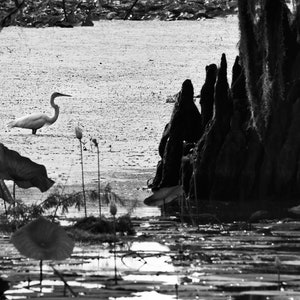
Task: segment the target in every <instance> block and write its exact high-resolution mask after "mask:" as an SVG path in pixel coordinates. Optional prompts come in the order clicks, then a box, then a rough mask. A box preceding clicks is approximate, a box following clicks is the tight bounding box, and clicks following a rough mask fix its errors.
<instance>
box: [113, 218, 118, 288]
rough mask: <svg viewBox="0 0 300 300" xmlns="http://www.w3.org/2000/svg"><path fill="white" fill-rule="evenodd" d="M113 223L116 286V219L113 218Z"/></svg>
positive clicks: (116, 280)
mask: <svg viewBox="0 0 300 300" xmlns="http://www.w3.org/2000/svg"><path fill="white" fill-rule="evenodd" d="M113 222H114V262H115V284H116V285H117V284H118V275H117V252H116V240H117V238H116V217H115V216H113Z"/></svg>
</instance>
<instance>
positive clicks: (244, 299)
mask: <svg viewBox="0 0 300 300" xmlns="http://www.w3.org/2000/svg"><path fill="white" fill-rule="evenodd" d="M232 299H233V300H271V299H274V298H273V297H269V296H260V295H242V296H235V297H233V298H232Z"/></svg>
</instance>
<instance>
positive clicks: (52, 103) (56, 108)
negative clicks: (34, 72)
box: [47, 96, 59, 124]
mask: <svg viewBox="0 0 300 300" xmlns="http://www.w3.org/2000/svg"><path fill="white" fill-rule="evenodd" d="M54 99H55V97H53V96H51V99H50V105H51V106H52V107H53V108H54V116H53V117H48V120H47V122H48V123H50V124H53V123H54V122H55V121H56V120H57V118H58V115H59V106H58V105H56V104H55V103H54Z"/></svg>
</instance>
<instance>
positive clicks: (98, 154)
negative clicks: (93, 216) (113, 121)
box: [91, 139, 101, 218]
mask: <svg viewBox="0 0 300 300" xmlns="http://www.w3.org/2000/svg"><path fill="white" fill-rule="evenodd" d="M91 141H92V142H93V144H94V146H95V147H96V148H97V166H98V195H99V197H98V205H99V217H100V218H101V199H100V151H99V144H98V141H97V140H96V139H91Z"/></svg>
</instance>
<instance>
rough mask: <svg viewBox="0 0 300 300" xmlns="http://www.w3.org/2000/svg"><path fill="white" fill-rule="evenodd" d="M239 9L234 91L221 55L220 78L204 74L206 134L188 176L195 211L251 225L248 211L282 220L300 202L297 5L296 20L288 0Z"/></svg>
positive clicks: (249, 2) (243, 4)
mask: <svg viewBox="0 0 300 300" xmlns="http://www.w3.org/2000/svg"><path fill="white" fill-rule="evenodd" d="M238 8H239V28H240V43H239V45H240V49H239V52H240V53H239V57H237V58H236V61H235V64H234V66H233V70H232V82H231V86H230V88H229V84H228V82H227V64H226V56H225V54H223V55H222V58H221V63H220V67H219V69H218V71H217V70H216V65H214V64H211V65H209V66H207V67H206V81H205V83H204V85H203V88H202V90H201V100H200V105H201V114H202V116H201V117H202V128H203V133H202V135H201V137H200V139H199V140H198V141H197V143H196V146H195V147H194V150H193V154H192V155H190V157H192V158H193V160H194V164H193V165H194V170H193V173H191V172H190V169H189V170H188V169H186V168H183V172H185V170H187V171H186V172H187V176H189V181H187V180H186V178H187V176H183V178H185V183H184V185H185V188H184V190H185V192H186V197H187V199H188V200H189V201H190V203H191V205H192V207H193V206H199V203H201V206H202V207H203V208H204V209H205V208H206V209H208V211H209V210H210V211H213V212H214V213H217V214H218V213H219V214H222V213H223V214H224V208H225V207H226V209H227V210H228V211H227V213H228V215H231V217H232V218H238V217H240V216H241V215H243V214H244V217H245V216H248V217H249V216H250V213H251V211H249V208H251V209H253V210H256V209H268V210H271V211H272V210H273V211H274V212H275V211H276V213H279V212H280V213H282V212H283V210H282V208H283V207H285V208H286V207H289V206H292V205H294V204H296V203H297V202H299V199H300V71H299V70H300V47H299V44H298V41H300V38H299V29H300V5H298V6H297V8H296V11H295V12H294V14H293V15H292V13H291V12H290V11H289V10H288V8H287V6H286V4H285V1H284V0H239V1H238ZM162 140H163V139H162ZM191 174H192V175H191ZM186 182H189V185H188V187H186ZM195 185H196V186H195ZM220 203H221V205H220ZM232 204H233V205H232ZM297 204H298V203H297ZM226 205H227V206H226ZM242 208H245V211H244V212H241V209H242ZM226 209H225V210H226ZM225 213H226V212H225Z"/></svg>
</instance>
